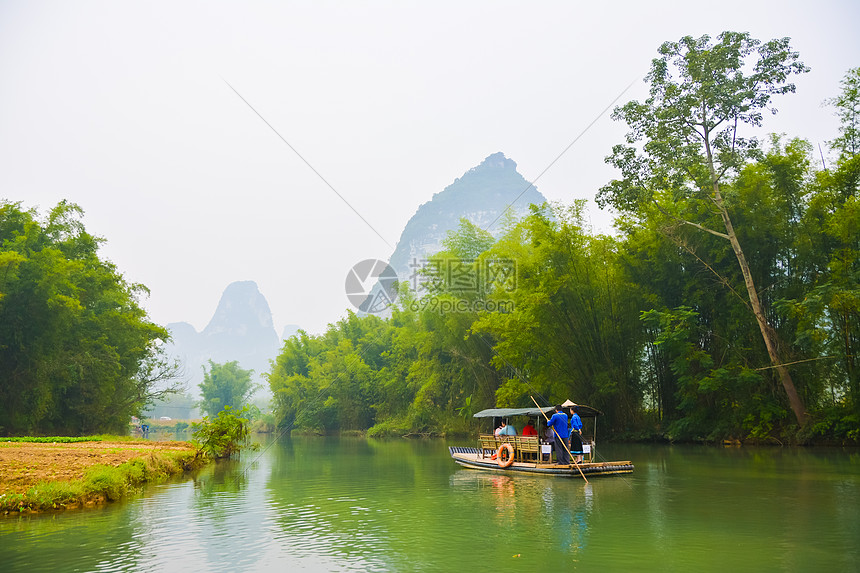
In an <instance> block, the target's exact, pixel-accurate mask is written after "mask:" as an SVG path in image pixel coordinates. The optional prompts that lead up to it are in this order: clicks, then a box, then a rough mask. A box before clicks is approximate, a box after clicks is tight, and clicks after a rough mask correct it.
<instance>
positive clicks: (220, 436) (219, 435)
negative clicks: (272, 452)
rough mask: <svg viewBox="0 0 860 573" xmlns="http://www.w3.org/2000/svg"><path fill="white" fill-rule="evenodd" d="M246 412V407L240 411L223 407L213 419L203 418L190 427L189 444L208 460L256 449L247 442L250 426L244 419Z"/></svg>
mask: <svg viewBox="0 0 860 573" xmlns="http://www.w3.org/2000/svg"><path fill="white" fill-rule="evenodd" d="M248 412H249V409H248V406H245V407H243V408H242V409H241V410H233V408H231V407H230V406H224V409H223V410H221V411H220V412H218V415H217V416H215V417H214V418H211V419H210V417H209V416H205V417H204V418H203V420H201V421H200V423H195V424H192V425H191V427H192V428H193V431H194V437H193V438H192V440H191V442H192V443H193V444H194V445H195V446H196V447H197V449H198V452H202V453H204V454H205V455H207V456H208V457H210V458H229V457H230V456H232V455H233V454H238V453H239V452H241V451H242V449H243V448H251V449H256V448H257V447H258V446H257V444H251V443H250V442H249V440H250V436H251V426H250V421H249V419H248V418H247V417H245V416H246V415H247V414H248Z"/></svg>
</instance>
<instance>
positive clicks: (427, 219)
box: [388, 152, 546, 280]
mask: <svg viewBox="0 0 860 573" xmlns="http://www.w3.org/2000/svg"><path fill="white" fill-rule="evenodd" d="M545 202H546V198H545V197H544V196H543V194H541V192H540V191H538V190H537V188H536V187H535V186H533V185H531V184H530V183H529V182H528V181H527V180H526V179H525V178H524V177H523V176H522V175H521V174H520V173H519V172H518V171H517V164H516V162H515V161H514V160H512V159H509V158H507V157H505V155H504V153H502V152H498V153H493V154H492V155H490V156H488V157H487V158H486V159H484V160H483V161H482V162H481V163H480V164H479V165H477V166H476V167H472V168H471V169H469V170H468V171H466V172H465V173H464V174H463V175H462V176H461V177H458V178H456V179H454V182H453V183H451V184H450V185H448V186H447V187H446V188H445V189H444V190H442V191H440V192H438V193H434V194H433V197H432V198H431V199H430V201H428V202H426V203H424V204H422V205H421V206H419V207H418V210H417V211H416V212H415V214H414V215H413V216H412V218H411V219H409V221H408V222H407V223H406V227H405V228H404V229H403V233H401V235H400V240H399V241H397V246H396V247H395V249H394V253H392V255H391V258H390V259H389V261H388V263H389V264H390V265H391V267H392V268H393V269H394V271H395V272H396V273H397V275H398V276H399V277H400V278H401V279H402V280H405V279H407V278H408V277H409V275H410V274H411V269H410V264H411V263H412V262H413V260H417V261H419V262H420V261H421V260H422V259H426V258H427V257H429V256H430V255H433V254H435V253H437V252H439V251H440V250H442V241H443V240H444V239H445V237H447V235H448V232H449V231H456V230H457V228H458V227H459V225H460V219H461V218H466V219H467V220H468V221H469V222H470V223H472V224H474V225H476V226H478V227H480V228H482V229H485V230H488V231H489V232H490V233H491V234H493V235H494V236H498V235H500V234H501V232H502V228H501V225H500V224H499V223H500V221H501V220H502V219H504V217H503V214H504V212H505V210H506V209H508V207H510V210H511V212H512V215H513V217H515V218H520V217H522V216H523V215H526V214H528V211H529V205H531V204H532V203H534V204H536V205H542V204H543V203H545ZM494 223H495V224H494ZM490 225H493V227H492V228H489V227H490Z"/></svg>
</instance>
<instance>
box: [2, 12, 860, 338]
mask: <svg viewBox="0 0 860 573" xmlns="http://www.w3.org/2000/svg"><path fill="white" fill-rule="evenodd" d="M858 22H860V3H857V2H851V1H845V2H827V1H822V2H808V1H804V2H779V3H776V2H768V3H766V2H750V1H749V0H745V1H743V2H734V1H723V2H719V3H714V2H707V3H704V2H703V3H695V4H694V3H691V2H655V1H651V2H612V3H609V2H607V3H590V4H588V5H583V3H581V2H570V1H566V2H540V3H534V2H499V1H493V2H424V3H420V4H419V3H416V2H393V1H392V2H363V3H355V2H319V1H307V2H289V3H288V2H271V3H263V2H241V3H240V2H234V3H224V2H208V1H207V2H116V1H110V2H80V1H57V2H45V1H35V2H33V1H26V2H25V1H8V0H0V198H5V199H8V200H13V201H22V202H23V203H24V205H25V206H26V207H38V208H39V210H40V212H42V213H45V212H46V211H47V210H48V209H49V208H50V207H51V206H53V205H54V204H56V203H57V202H58V201H59V200H61V199H64V198H66V199H69V200H71V201H73V202H75V203H78V204H79V205H80V206H81V207H82V208H83V209H84V210H85V212H86V217H85V219H84V222H85V224H86V226H87V229H88V230H89V231H90V232H92V233H94V234H97V235H100V236H102V237H105V238H106V239H107V240H108V243H107V245H106V246H105V247H104V248H103V251H102V254H103V255H104V256H106V257H107V258H109V259H110V260H112V261H113V262H115V263H116V264H117V266H118V267H119V269H120V270H121V271H122V272H123V273H124V274H125V276H126V279H127V280H129V281H132V282H140V283H143V284H145V285H147V286H148V287H149V288H150V289H151V291H152V294H151V296H150V298H149V299H147V300H146V301H144V305H145V307H146V308H147V309H148V310H149V313H150V316H151V318H152V319H153V320H154V321H156V322H158V323H160V324H166V323H168V322H177V321H187V322H190V323H191V324H193V325H194V326H195V327H196V328H197V329H198V330H200V329H202V328H203V327H204V326H205V325H206V324H207V322H208V321H209V319H210V318H211V316H212V314H213V313H214V311H215V307H216V305H217V303H218V299H219V297H220V295H221V293H222V291H223V290H224V288H225V287H226V286H227V285H228V284H229V283H231V282H233V281H236V280H254V281H256V282H257V284H258V285H259V287H260V290H261V291H262V293H263V294H264V295H265V296H266V298H267V299H268V301H269V304H270V306H271V307H272V311H273V313H274V321H275V328H276V329H277V331H278V333H279V334H280V332H281V329H282V328H283V326H284V325H285V324H290V323H293V324H299V325H301V326H302V327H304V328H306V329H307V330H309V331H311V332H320V331H322V330H323V329H324V328H325V325H326V324H327V323H329V322H334V321H335V320H337V319H338V318H339V317H341V316H342V315H343V314H344V313H345V309H346V308H348V307H349V301H348V300H347V298H346V295H345V292H344V280H345V277H346V274H347V272H348V271H349V269H350V267H351V266H352V265H353V264H355V263H356V262H358V261H360V260H362V259H367V258H380V259H384V260H387V259H388V257H389V256H390V255H391V252H392V250H393V248H392V247H393V246H394V245H395V243H396V241H397V239H398V238H399V236H400V232H401V231H402V229H403V227H404V225H405V224H406V222H407V221H408V219H409V218H410V217H411V216H412V215H413V214H414V213H415V210H416V209H417V208H418V206H419V205H420V204H421V203H424V202H426V201H428V200H430V198H431V197H432V195H433V193H436V192H439V191H441V190H442V189H443V188H444V187H445V186H447V185H449V184H450V183H451V182H452V181H453V180H454V178H456V177H459V176H460V175H462V174H463V172H464V171H466V170H467V169H469V168H470V167H473V166H475V165H477V164H478V163H480V162H481V161H482V160H483V159H484V158H485V157H486V156H488V155H490V154H491V153H494V152H496V151H502V152H504V153H505V155H507V156H508V157H510V158H511V159H513V160H514V161H516V162H517V164H518V169H519V171H520V172H521V173H522V174H523V176H524V177H525V178H526V179H529V180H532V179H533V178H534V177H537V176H538V174H539V173H540V172H541V171H543V170H544V169H545V168H546V167H547V165H549V163H550V162H551V161H552V160H553V159H555V157H556V156H557V155H558V154H559V153H561V151H562V150H563V149H564V148H565V147H566V146H567V145H568V144H569V143H570V142H571V141H572V140H573V139H574V138H575V137H576V136H577V135H579V134H580V132H581V131H582V130H583V129H585V127H586V126H587V125H588V124H589V123H590V122H591V121H592V120H594V118H595V117H596V116H597V115H598V114H599V113H600V112H601V111H602V110H603V109H604V108H605V107H606V106H607V105H608V104H609V103H610V102H611V101H612V100H613V99H614V98H615V97H616V96H617V95H618V94H619V93H620V92H621V91H622V90H623V89H624V88H625V87H626V86H627V85H628V84H629V83H630V82H631V81H633V80H634V79H640V80H641V78H642V77H644V75H645V74H646V73H647V71H648V66H649V63H650V61H651V59H652V58H653V57H654V56H655V55H656V49H657V47H658V46H659V45H660V44H661V43H662V42H663V41H666V40H678V39H679V38H681V37H682V36H684V35H693V36H699V35H702V34H710V35H711V36H716V35H717V34H718V33H719V32H721V31H723V30H727V29H731V30H737V31H749V32H751V33H752V35H753V36H754V37H757V38H759V39H762V40H768V39H771V38H774V37H783V36H789V37H791V38H792V46H793V47H794V48H795V49H797V50H799V51H800V53H801V57H802V59H803V61H804V62H805V63H806V64H807V65H809V66H811V67H812V72H811V73H809V74H806V75H805V76H802V77H800V78H797V79H796V80H795V83H796V84H797V87H798V93H797V94H794V95H789V96H785V97H783V98H781V99H780V100H778V101H777V107H778V108H779V110H780V113H779V114H778V115H777V116H775V117H771V118H767V119H766V125H765V127H766V128H767V130H768V131H776V132H786V133H788V134H789V135H791V136H801V137H805V138H808V139H810V140H811V141H812V143H813V145H816V144H818V143H822V144H823V142H824V141H825V140H827V139H832V138H833V137H834V136H835V133H836V131H835V130H836V125H837V124H836V120H835V118H833V116H832V113H831V110H830V109H827V108H823V107H821V103H822V101H823V100H824V99H825V98H828V97H832V96H834V95H836V93H837V91H838V87H839V80H840V79H841V78H842V77H843V75H844V74H845V72H846V71H847V70H848V69H849V68H851V67H855V66H858V65H860V34H858V27H857V26H858ZM222 78H223V79H222ZM224 80H226V81H228V82H229V83H230V84H231V85H232V86H233V87H234V88H235V89H236V90H237V91H238V92H239V93H240V94H242V96H243V97H244V98H245V99H247V100H248V102H250V103H251V105H253V106H254V107H255V108H256V110H257V111H258V112H259V113H260V114H262V116H263V117H264V118H266V120H267V121H268V122H269V123H271V124H272V125H273V126H274V127H275V128H276V129H277V130H278V131H279V132H280V134H281V135H282V136H283V137H284V138H285V139H286V140H287V141H288V142H289V143H290V144H291V145H292V146H293V147H295V148H296V149H297V150H298V151H299V153H301V154H302V156H303V157H304V158H305V159H306V160H307V161H308V162H309V163H310V164H311V165H312V166H313V167H314V169H316V170H317V171H318V172H319V173H320V174H322V176H323V177H325V179H326V180H327V181H328V182H329V183H330V184H331V185H332V186H333V187H334V188H335V189H337V191H338V192H339V193H340V194H341V195H343V196H344V197H345V198H346V199H347V200H348V201H349V202H350V203H351V204H352V205H353V206H354V207H355V208H356V210H358V211H359V212H360V213H361V214H362V216H363V217H364V218H365V219H367V221H368V222H369V223H370V224H371V225H372V226H373V228H374V229H375V230H376V231H377V232H378V233H379V234H381V235H382V236H383V237H384V238H385V239H386V241H387V242H388V243H389V244H386V243H385V242H383V241H382V240H381V239H380V238H379V237H378V236H377V235H376V234H375V233H374V232H373V231H372V230H371V229H369V228H368V227H367V225H365V223H364V222H362V221H361V219H360V218H359V217H357V216H356V215H355V213H353V212H352V211H351V210H350V209H349V207H347V206H346V205H345V204H344V203H343V202H342V201H341V200H340V199H339V198H338V197H337V196H336V195H335V194H334V193H333V192H332V191H331V189H329V188H328V187H327V186H326V185H325V183H323V182H322V181H321V180H320V179H319V178H318V177H317V175H315V174H314V173H313V171H311V169H309V168H308V166H307V165H305V164H304V163H303V162H302V160H301V159H299V158H298V157H297V156H296V155H295V154H294V153H293V151H291V150H290V148H289V147H287V146H286V145H285V144H284V143H283V142H282V141H281V140H280V139H278V137H277V136H276V135H275V134H274V133H273V132H272V131H271V130H270V129H269V128H268V127H267V126H266V125H265V123H263V122H262V121H261V120H260V119H259V118H258V117H257V116H256V115H254V112H252V111H251V109H249V108H248V106H247V105H246V104H245V103H243V102H242V100H241V99H239V97H237V96H236V94H234V93H233V92H232V91H231V90H230V88H229V87H228V86H227V85H226V84H225V83H224ZM645 95H646V87H645V85H644V83H642V82H641V81H639V82H637V83H636V84H635V85H634V87H633V88H631V89H630V90H629V91H628V92H627V93H626V94H625V96H624V97H623V98H622V99H621V100H620V101H619V103H623V102H626V101H628V100H630V99H634V98H635V99H644V97H645ZM624 132H625V128H624V126H623V125H620V124H617V123H615V122H613V121H612V120H611V119H610V118H609V114H606V115H605V116H604V117H603V118H601V119H600V120H599V121H598V122H597V123H596V124H595V125H594V126H593V127H592V128H591V129H590V130H589V131H588V132H587V133H586V134H585V135H584V136H583V137H582V138H581V139H580V140H579V141H578V142H577V143H576V144H575V145H574V146H573V147H572V148H571V149H570V151H568V152H567V153H566V154H565V155H564V157H563V158H562V159H561V160H559V161H558V163H556V164H555V165H554V166H553V167H552V169H550V170H549V171H548V172H547V173H546V174H545V175H544V176H543V177H542V178H541V179H540V180H539V181H538V183H537V187H538V189H539V190H540V191H541V192H542V193H543V194H544V195H545V196H546V197H547V198H549V199H550V200H559V201H565V202H569V201H570V200H572V199H574V198H588V199H593V197H594V194H595V192H596V191H597V189H598V188H599V187H600V186H601V185H603V184H604V183H606V182H607V181H609V180H610V179H611V178H612V177H613V170H612V169H610V168H609V167H608V166H606V165H605V164H604V163H603V158H604V157H605V156H606V155H608V153H609V152H610V148H611V146H612V145H613V144H615V143H619V142H620V141H621V140H622V136H623V134H624ZM825 151H826V148H825ZM591 219H592V222H593V225H594V227H595V229H597V230H599V231H608V230H609V229H610V227H611V216H610V215H609V214H607V213H603V212H600V211H599V210H598V209H597V208H596V207H593V208H592V210H591ZM389 245H390V246H389Z"/></svg>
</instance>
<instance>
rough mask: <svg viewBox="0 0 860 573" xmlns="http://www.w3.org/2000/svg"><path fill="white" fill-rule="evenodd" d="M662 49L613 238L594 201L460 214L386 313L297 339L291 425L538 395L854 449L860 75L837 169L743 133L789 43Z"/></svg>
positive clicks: (443, 417)
mask: <svg viewBox="0 0 860 573" xmlns="http://www.w3.org/2000/svg"><path fill="white" fill-rule="evenodd" d="M659 54H660V57H659V58H657V59H655V60H654V61H653V63H652V69H651V72H650V73H649V75H648V76H647V78H646V81H647V82H648V84H649V86H650V97H649V98H648V99H647V100H646V101H645V102H636V101H634V102H630V103H628V104H627V105H625V106H622V107H619V108H617V109H616V110H615V113H614V117H615V119H616V120H619V121H624V122H626V123H627V125H628V126H629V127H630V133H629V134H628V136H627V138H626V141H625V143H624V144H622V145H618V146H616V147H615V148H613V150H612V153H611V155H610V156H609V157H608V158H607V161H608V162H609V163H611V164H612V165H614V166H615V167H617V168H618V169H619V172H620V174H621V177H620V178H619V179H617V180H614V181H612V182H610V183H609V184H607V185H606V186H604V187H603V188H602V189H600V190H599V192H598V194H597V199H598V203H600V204H601V206H604V207H607V208H612V209H614V211H615V212H616V213H617V219H616V228H617V230H618V233H617V235H615V236H605V235H599V234H594V233H592V232H591V231H590V230H589V228H588V227H587V225H586V224H585V223H584V217H583V210H584V208H585V205H584V203H583V202H581V201H574V202H573V203H572V204H570V205H543V206H532V210H531V214H530V215H529V216H527V217H525V218H523V219H522V220H519V221H508V222H507V223H506V225H505V228H504V231H503V232H502V233H500V234H497V235H495V236H493V235H490V234H489V233H487V232H485V231H484V230H482V229H480V228H477V227H475V226H473V225H471V224H470V223H468V222H467V221H465V220H463V221H461V225H460V227H459V229H458V230H457V231H456V232H455V233H451V234H450V235H449V237H448V239H447V241H445V243H444V250H443V251H442V252H439V253H437V254H436V255H434V256H433V257H431V258H430V259H429V260H428V261H427V264H426V265H425V266H424V268H423V271H422V273H421V275H420V276H418V277H417V280H413V281H411V284H402V285H401V288H400V296H399V298H398V299H397V302H396V304H395V306H394V308H393V309H392V310H391V314H390V317H387V318H380V317H377V316H357V315H355V314H352V313H349V314H348V315H347V316H346V317H345V318H344V319H342V320H340V321H339V322H337V323H335V324H332V325H330V327H329V329H328V330H327V332H326V333H325V334H323V335H320V336H309V335H307V334H305V333H301V332H300V333H299V334H298V335H297V336H294V337H293V338H291V339H289V340H287V341H286V343H285V344H284V347H283V350H282V352H281V354H280V356H279V357H278V358H277V360H276V361H275V363H274V364H273V369H272V371H271V373H270V374H269V384H270V387H271V390H272V392H273V393H274V397H275V404H276V413H277V416H278V417H279V419H280V423H281V425H282V426H283V427H290V428H292V427H295V428H300V429H305V430H314V431H344V430H368V431H369V433H370V434H371V435H389V434H397V435H409V434H415V435H428V434H452V433H461V432H468V431H472V430H474V429H475V428H474V427H473V422H472V420H471V418H470V414H471V413H473V412H475V411H477V410H480V409H483V408H487V407H493V406H498V407H518V406H523V405H526V404H529V403H530V399H529V396H531V395H534V396H539V397H540V399H541V400H543V402H544V404H553V403H558V402H560V401H563V400H564V399H567V398H570V399H573V400H574V401H576V402H580V403H587V404H590V405H593V406H595V407H597V408H599V409H600V410H602V411H603V412H604V413H605V414H606V422H605V423H604V424H603V426H605V427H607V429H608V430H609V431H610V432H611V433H612V435H613V436H614V437H616V438H627V439H670V440H718V439H741V440H753V441H757V442H760V443H768V442H772V443H798V442H800V443H805V442H810V441H836V442H855V443H856V441H857V440H858V437H860V436H858V433H860V371H858V366H860V364H858V359H857V351H858V346H860V262H858V250H860V205H858V186H860V156H858V155H857V150H858V142H860V137H858V135H860V134H858V131H857V129H858V125H860V115H858V111H860V95H858V84H860V68H857V69H853V70H850V71H849V72H848V73H847V74H846V76H845V78H844V80H843V82H842V86H841V87H842V90H841V92H840V93H839V94H837V95H836V96H835V97H834V98H833V99H832V100H829V101H828V102H827V103H828V104H829V105H830V106H831V107H832V109H833V110H834V112H835V113H836V115H837V116H838V117H839V119H840V128H839V132H838V133H835V134H834V136H833V140H832V141H831V142H830V147H831V152H832V153H831V157H835V160H834V161H833V163H832V164H830V165H822V164H821V161H818V160H817V157H816V156H815V155H814V154H813V149H812V146H811V145H810V144H809V143H808V142H806V141H803V140H801V139H789V138H787V137H785V136H771V137H770V138H769V139H766V140H765V141H764V142H762V141H760V140H758V139H755V138H752V137H749V136H748V135H747V134H746V133H745V132H744V128H749V129H753V128H758V127H760V126H762V125H763V117H764V114H763V112H764V111H775V110H774V108H773V105H774V98H775V96H781V95H783V94H788V93H791V92H793V91H794V85H793V84H791V83H790V82H789V81H788V80H789V79H790V77H791V76H792V75H796V74H802V73H804V72H806V71H808V68H806V67H805V66H804V65H803V64H802V63H801V62H800V60H799V57H798V54H797V53H796V52H793V51H791V49H790V47H789V42H788V39H787V38H784V39H778V40H772V41H770V42H759V41H757V40H755V39H753V38H750V37H749V36H748V35H747V34H738V33H733V32H725V33H723V34H721V35H720V36H719V37H718V38H717V39H716V40H714V41H712V40H711V38H709V37H707V36H704V37H702V38H690V37H686V38H683V39H682V40H681V41H680V42H676V43H673V42H667V43H665V44H664V45H663V46H661V48H660V50H659ZM501 267H506V269H507V270H506V271H503V270H500V269H501ZM454 268H456V269H458V272H457V273H454V272H452V269H454ZM464 276H465V277H466V278H464ZM469 277H471V279H469ZM476 284H477V288H476ZM416 287H417V288H416ZM446 309H447V311H446ZM452 309H453V310H452Z"/></svg>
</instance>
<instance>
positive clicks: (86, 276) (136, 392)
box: [0, 201, 176, 435]
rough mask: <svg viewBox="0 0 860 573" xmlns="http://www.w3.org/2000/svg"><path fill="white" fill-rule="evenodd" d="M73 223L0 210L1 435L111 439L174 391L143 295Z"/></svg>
mask: <svg viewBox="0 0 860 573" xmlns="http://www.w3.org/2000/svg"><path fill="white" fill-rule="evenodd" d="M81 217H82V211H81V209H80V208H79V207H78V206H76V205H73V204H71V203H67V202H65V201H64V202H61V203H59V204H58V205H57V206H56V207H54V208H53V209H52V210H51V211H50V213H49V214H48V216H47V217H45V218H44V219H40V218H39V217H38V214H37V213H36V212H35V211H33V210H28V211H27V210H23V209H22V208H21V206H20V204H18V203H9V202H0V434H6V435H10V434H19V435H20V434H39V433H41V434H56V433H64V434H70V435H71V434H85V433H92V432H96V431H110V430H112V431H119V430H120V429H122V428H123V427H125V425H126V424H127V423H128V419H129V418H130V417H131V416H132V415H135V414H139V413H140V411H141V410H142V409H143V407H144V406H145V405H146V403H147V402H149V401H150V400H152V399H154V398H156V397H158V396H161V395H164V394H165V393H169V392H172V391H174V390H175V388H174V386H173V385H172V381H173V380H174V378H175V375H176V365H175V364H172V363H170V362H169V361H167V360H165V359H164V356H163V354H161V352H160V346H161V344H162V343H163V342H164V341H166V340H167V338H168V333H167V331H166V330H165V329H163V328H161V327H160V326H157V325H155V324H153V323H151V322H150V321H149V320H148V319H147V316H146V313H145V312H144V310H143V309H142V308H141V307H140V305H139V303H138V299H139V297H140V296H142V295H145V294H147V293H148V291H147V290H146V288H145V287H143V286H142V285H136V284H129V283H127V282H126V281H125V280H124V279H123V277H122V275H121V274H120V273H119V271H117V269H116V268H115V267H114V265H113V264H111V263H110V262H107V261H104V260H102V259H100V258H99V256H98V248H99V245H101V244H102V243H103V240H102V239H100V238H98V237H94V236H92V235H90V234H89V233H87V232H86V230H85V229H84V225H83V223H82V222H81Z"/></svg>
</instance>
